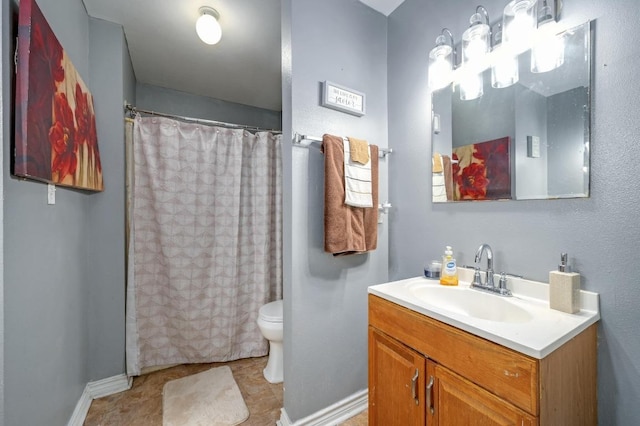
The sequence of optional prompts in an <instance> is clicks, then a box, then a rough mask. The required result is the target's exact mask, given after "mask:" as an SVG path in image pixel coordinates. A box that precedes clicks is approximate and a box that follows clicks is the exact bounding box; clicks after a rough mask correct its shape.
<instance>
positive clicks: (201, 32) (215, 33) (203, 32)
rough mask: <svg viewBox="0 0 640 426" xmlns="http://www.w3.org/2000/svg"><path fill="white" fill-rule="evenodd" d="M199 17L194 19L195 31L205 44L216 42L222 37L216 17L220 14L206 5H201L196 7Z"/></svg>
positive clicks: (218, 17)
mask: <svg viewBox="0 0 640 426" xmlns="http://www.w3.org/2000/svg"><path fill="white" fill-rule="evenodd" d="M198 12H199V13H200V17H199V18H198V20H197V21H196V32H197V33H198V37H200V40H202V41H203V42H204V43H206V44H216V43H218V42H219V41H220V39H221V38H222V28H221V27H220V23H219V22H218V19H220V14H218V12H217V11H216V10H215V9H213V8H211V7H208V6H202V7H201V8H200V9H198Z"/></svg>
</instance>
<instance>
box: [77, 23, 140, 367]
mask: <svg viewBox="0 0 640 426" xmlns="http://www.w3.org/2000/svg"><path fill="white" fill-rule="evenodd" d="M89 24H90V25H89V30H90V50H89V61H90V69H91V71H90V72H91V74H90V76H91V81H92V82H93V84H92V85H91V90H92V94H93V97H94V103H95V108H96V113H97V116H96V126H97V129H98V142H99V144H100V159H101V161H102V167H103V170H104V183H105V190H104V192H102V193H100V194H95V195H92V196H90V198H88V199H87V202H88V213H89V215H88V221H89V227H88V230H87V234H88V235H87V236H86V237H87V239H88V241H89V246H88V253H87V254H88V267H89V270H88V276H87V285H89V286H90V292H89V300H88V308H89V310H88V312H89V330H90V334H89V359H88V361H89V379H90V380H97V379H103V378H105V377H111V376H115V375H118V374H122V373H123V372H124V368H125V367H124V366H125V360H124V348H125V334H124V321H125V309H124V308H125V303H124V302H125V285H124V283H125V275H126V272H125V264H124V247H125V238H124V227H125V223H124V211H125V185H124V169H125V157H124V143H123V140H124V120H123V112H122V111H123V110H122V105H123V103H124V98H125V94H124V92H125V91H126V90H128V91H129V92H130V91H131V87H132V84H131V82H132V80H134V77H133V76H132V72H131V68H130V64H129V62H128V61H127V58H128V50H123V47H126V45H125V43H124V33H123V31H122V27H121V26H119V25H116V24H113V23H110V22H107V21H103V20H100V19H93V18H91V19H90V20H89Z"/></svg>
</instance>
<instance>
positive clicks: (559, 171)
mask: <svg viewBox="0 0 640 426" xmlns="http://www.w3.org/2000/svg"><path fill="white" fill-rule="evenodd" d="M590 32H591V26H590V23H585V24H583V25H580V26H578V27H575V28H572V29H571V30H568V31H566V32H564V33H562V35H561V37H562V39H563V40H564V46H565V47H564V60H563V61H562V63H561V64H560V65H559V66H558V67H557V68H555V69H552V70H550V71H546V72H532V71H531V70H532V57H533V58H534V63H533V65H534V69H536V66H537V65H536V62H535V60H536V55H537V54H539V53H538V52H534V54H532V52H531V51H526V52H524V53H522V54H520V55H519V56H518V57H517V67H518V72H519V80H518V82H517V83H515V84H513V85H510V86H508V87H503V88H495V87H493V86H492V84H491V82H492V70H491V68H488V69H486V70H485V71H483V72H482V73H481V74H479V75H478V76H477V79H475V80H473V81H470V80H468V79H467V80H465V81H464V82H463V84H455V83H454V84H452V85H450V86H448V87H446V88H444V89H441V90H438V91H434V92H433V93H432V107H433V109H432V111H433V115H432V119H433V123H432V124H433V126H432V128H433V134H432V149H433V180H432V183H433V202H448V201H472V200H530V199H552V198H575V197H588V196H589V142H590V140H589V137H590V135H589V129H590V109H589V99H590V96H589V94H590V67H591V66H590V59H591V47H590ZM538 67H539V66H538ZM494 68H495V67H494ZM494 73H495V70H494ZM494 77H495V76H494ZM474 84H475V85H476V87H475V89H474ZM478 85H479V86H480V88H481V90H478V87H477V86H478ZM461 87H462V91H463V93H462V94H461V93H460V92H461ZM470 91H474V92H479V93H481V95H479V96H477V97H475V98H474V99H469V98H470V96H469V95H468V93H469V92H470ZM461 95H462V96H461ZM462 99H467V100H462Z"/></svg>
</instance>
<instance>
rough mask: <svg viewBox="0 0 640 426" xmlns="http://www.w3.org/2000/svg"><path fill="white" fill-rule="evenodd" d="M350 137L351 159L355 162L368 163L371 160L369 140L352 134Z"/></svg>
mask: <svg viewBox="0 0 640 426" xmlns="http://www.w3.org/2000/svg"><path fill="white" fill-rule="evenodd" d="M348 139H349V148H350V151H351V161H353V162H354V163H360V164H367V163H368V162H369V144H368V143H367V141H365V140H364V139H357V138H354V137H351V136H349V138H348Z"/></svg>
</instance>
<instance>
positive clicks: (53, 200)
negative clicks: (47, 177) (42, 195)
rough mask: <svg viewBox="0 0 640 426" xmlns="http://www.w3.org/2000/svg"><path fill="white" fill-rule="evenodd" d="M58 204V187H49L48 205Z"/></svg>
mask: <svg viewBox="0 0 640 426" xmlns="http://www.w3.org/2000/svg"><path fill="white" fill-rule="evenodd" d="M55 203H56V186H55V185H52V184H48V185H47V204H51V205H53V204H55Z"/></svg>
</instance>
